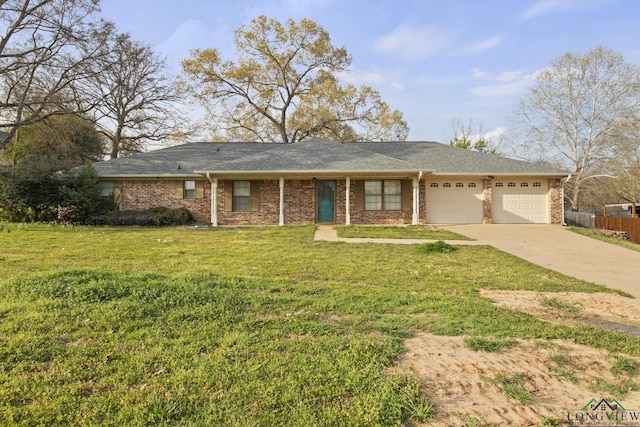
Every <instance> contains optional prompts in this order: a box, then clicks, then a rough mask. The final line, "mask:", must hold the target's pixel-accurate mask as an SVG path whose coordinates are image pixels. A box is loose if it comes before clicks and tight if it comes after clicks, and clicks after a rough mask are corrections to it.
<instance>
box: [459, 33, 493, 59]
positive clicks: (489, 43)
mask: <svg viewBox="0 0 640 427" xmlns="http://www.w3.org/2000/svg"><path fill="white" fill-rule="evenodd" d="M501 43H502V37H497V36H496V37H491V38H490V39H487V40H482V41H479V42H476V43H471V44H468V45H465V46H461V47H460V48H458V49H457V50H456V53H458V54H471V55H474V54H479V53H483V52H486V51H488V50H491V49H493V48H494V47H496V46H498V45H500V44H501Z"/></svg>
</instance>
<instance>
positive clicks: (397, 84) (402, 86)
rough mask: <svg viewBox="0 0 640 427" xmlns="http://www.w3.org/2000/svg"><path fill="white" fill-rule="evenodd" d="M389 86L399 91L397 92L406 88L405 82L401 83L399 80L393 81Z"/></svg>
mask: <svg viewBox="0 0 640 427" xmlns="http://www.w3.org/2000/svg"><path fill="white" fill-rule="evenodd" d="M389 88H390V89H391V90H395V91H397V92H400V91H401V90H402V89H404V85H403V84H400V83H398V82H391V83H390V84H389Z"/></svg>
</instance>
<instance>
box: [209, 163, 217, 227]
mask: <svg viewBox="0 0 640 427" xmlns="http://www.w3.org/2000/svg"><path fill="white" fill-rule="evenodd" d="M207 179H208V180H209V182H211V226H212V227H217V226H218V209H217V207H218V178H212V177H211V173H209V172H207Z"/></svg>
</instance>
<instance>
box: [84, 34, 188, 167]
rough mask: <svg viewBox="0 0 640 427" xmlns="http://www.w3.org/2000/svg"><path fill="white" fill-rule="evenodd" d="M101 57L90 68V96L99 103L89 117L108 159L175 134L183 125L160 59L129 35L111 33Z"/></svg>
mask: <svg viewBox="0 0 640 427" xmlns="http://www.w3.org/2000/svg"><path fill="white" fill-rule="evenodd" d="M103 53H104V54H103V55H102V56H100V59H99V60H97V61H94V62H92V63H90V65H91V66H92V67H93V72H89V73H88V74H89V75H90V76H91V77H90V79H89V81H90V83H89V91H90V92H92V93H93V94H94V97H95V98H96V99H99V100H100V101H99V102H98V104H97V105H96V106H95V108H94V109H93V115H94V119H95V122H96V124H97V126H98V127H99V129H100V131H101V132H102V133H103V134H104V135H105V136H106V137H107V138H108V139H109V141H110V150H109V152H110V155H111V158H115V157H118V156H120V155H127V154H130V153H135V152H140V151H142V150H143V148H144V145H145V143H147V142H149V141H158V140H160V139H164V138H166V137H167V136H170V135H175V133H176V132H179V130H178V127H179V125H181V124H182V123H184V122H185V120H183V119H181V117H180V114H179V108H178V104H177V102H178V101H179V97H178V95H177V92H176V88H175V84H174V81H173V79H171V78H169V76H168V75H167V67H166V64H165V61H164V59H162V58H160V57H159V56H158V55H157V54H156V53H155V52H154V51H153V50H152V49H151V47H150V46H148V45H146V44H144V43H141V42H138V41H134V40H132V39H131V36H130V35H129V34H117V33H115V32H114V33H112V34H111V35H110V37H109V39H108V42H107V43H105V45H104V46H103ZM180 132H184V130H182V131H180Z"/></svg>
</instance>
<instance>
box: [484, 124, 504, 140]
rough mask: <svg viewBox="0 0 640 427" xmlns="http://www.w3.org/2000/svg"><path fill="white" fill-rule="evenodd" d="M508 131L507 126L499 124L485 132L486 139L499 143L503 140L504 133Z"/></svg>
mask: <svg viewBox="0 0 640 427" xmlns="http://www.w3.org/2000/svg"><path fill="white" fill-rule="evenodd" d="M506 132H507V130H506V129H505V128H503V127H500V126H498V127H496V128H495V129H494V130H491V131H489V132H487V133H485V134H484V139H485V140H487V141H489V142H493V143H498V142H500V141H501V140H502V138H504V134H505V133H506Z"/></svg>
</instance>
